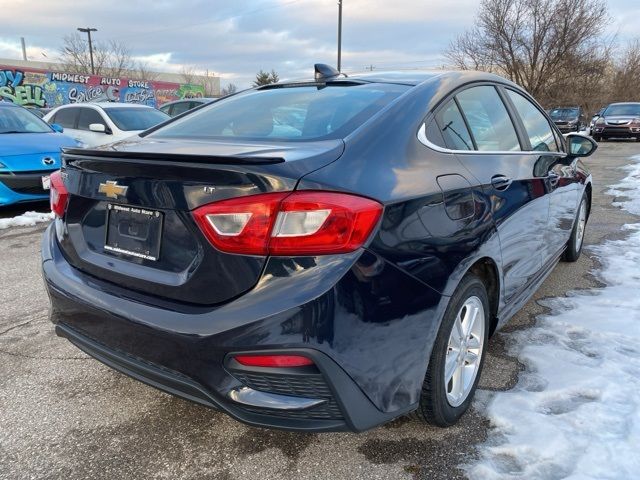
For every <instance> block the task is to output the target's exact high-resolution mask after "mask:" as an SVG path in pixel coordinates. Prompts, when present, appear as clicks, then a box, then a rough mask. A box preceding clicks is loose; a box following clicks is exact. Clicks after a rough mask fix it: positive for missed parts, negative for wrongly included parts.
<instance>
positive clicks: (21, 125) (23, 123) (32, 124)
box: [0, 107, 51, 134]
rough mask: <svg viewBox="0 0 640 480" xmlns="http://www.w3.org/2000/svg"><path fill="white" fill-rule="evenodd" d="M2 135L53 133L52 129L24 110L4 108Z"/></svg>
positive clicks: (0, 122) (0, 113) (0, 123)
mask: <svg viewBox="0 0 640 480" xmlns="http://www.w3.org/2000/svg"><path fill="white" fill-rule="evenodd" d="M2 133H51V127H49V125H47V124H46V123H45V122H43V121H42V120H40V119H39V118H38V117H36V116H35V115H34V114H33V113H31V112H29V111H28V110H25V109H24V108H19V107H15V108H14V107H3V108H0V134H2Z"/></svg>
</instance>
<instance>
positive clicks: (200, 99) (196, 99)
mask: <svg viewBox="0 0 640 480" xmlns="http://www.w3.org/2000/svg"><path fill="white" fill-rule="evenodd" d="M214 100H218V99H217V98H210V97H194V98H180V99H178V100H172V101H170V102H167V103H163V104H162V105H160V106H161V107H165V106H167V105H173V104H174V103H182V102H199V103H209V102H213V101H214Z"/></svg>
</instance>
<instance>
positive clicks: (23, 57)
mask: <svg viewBox="0 0 640 480" xmlns="http://www.w3.org/2000/svg"><path fill="white" fill-rule="evenodd" d="M20 43H21V44H22V60H24V61H25V62H26V61H27V46H26V45H25V44H24V37H20Z"/></svg>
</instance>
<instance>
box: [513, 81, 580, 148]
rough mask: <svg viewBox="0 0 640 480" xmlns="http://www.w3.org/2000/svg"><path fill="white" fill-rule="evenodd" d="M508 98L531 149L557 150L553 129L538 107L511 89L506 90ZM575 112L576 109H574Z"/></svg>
mask: <svg viewBox="0 0 640 480" xmlns="http://www.w3.org/2000/svg"><path fill="white" fill-rule="evenodd" d="M507 94H508V95H509V98H510V99H511V101H512V102H513V106H514V107H515V108H516V111H517V112H518V115H520V119H521V120H522V123H523V124H524V129H525V131H526V132H527V136H528V137H529V142H530V143H531V150H535V151H537V152H557V151H558V145H556V139H555V136H554V135H553V129H552V128H551V125H549V122H548V120H547V117H545V116H544V115H543V114H542V112H541V111H540V110H538V108H537V107H536V106H535V105H534V104H533V103H531V102H530V101H529V100H528V99H526V98H525V97H523V96H522V95H520V94H519V93H517V92H514V91H513V90H507ZM576 112H577V110H576Z"/></svg>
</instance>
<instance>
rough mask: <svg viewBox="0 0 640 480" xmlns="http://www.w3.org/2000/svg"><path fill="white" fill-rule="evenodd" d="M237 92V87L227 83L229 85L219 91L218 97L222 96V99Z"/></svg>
mask: <svg viewBox="0 0 640 480" xmlns="http://www.w3.org/2000/svg"><path fill="white" fill-rule="evenodd" d="M237 91H238V87H237V86H236V85H235V84H233V83H229V84H227V86H226V87H224V88H223V89H222V90H220V95H221V96H223V97H226V96H227V95H231V94H234V93H236V92H237Z"/></svg>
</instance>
